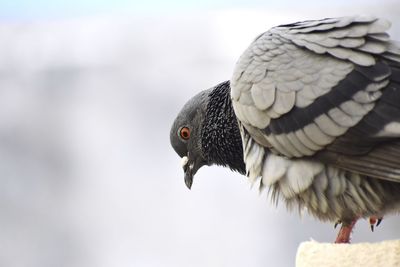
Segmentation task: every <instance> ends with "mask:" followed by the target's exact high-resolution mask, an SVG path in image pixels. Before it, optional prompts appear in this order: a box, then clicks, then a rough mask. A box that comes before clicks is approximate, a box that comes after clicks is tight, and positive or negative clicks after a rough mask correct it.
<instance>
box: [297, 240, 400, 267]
mask: <svg viewBox="0 0 400 267" xmlns="http://www.w3.org/2000/svg"><path fill="white" fill-rule="evenodd" d="M321 266H324V267H336V266H337V267H339V266H340V267H354V266H362V267H381V266H382V267H395V266H396V267H399V266H400V240H390V241H384V242H379V243H355V244H330V243H318V242H315V241H308V242H303V243H301V244H300V246H299V248H298V250H297V256H296V267H321Z"/></svg>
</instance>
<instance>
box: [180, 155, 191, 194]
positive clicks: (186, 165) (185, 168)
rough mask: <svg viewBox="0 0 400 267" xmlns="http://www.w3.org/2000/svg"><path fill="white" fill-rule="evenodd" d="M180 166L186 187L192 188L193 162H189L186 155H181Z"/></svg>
mask: <svg viewBox="0 0 400 267" xmlns="http://www.w3.org/2000/svg"><path fill="white" fill-rule="evenodd" d="M181 163H182V168H183V172H184V173H185V184H186V186H187V188H189V190H190V189H191V188H192V184H193V175H194V173H193V166H194V164H193V163H191V162H189V158H188V157H186V156H185V157H183V158H182V162H181Z"/></svg>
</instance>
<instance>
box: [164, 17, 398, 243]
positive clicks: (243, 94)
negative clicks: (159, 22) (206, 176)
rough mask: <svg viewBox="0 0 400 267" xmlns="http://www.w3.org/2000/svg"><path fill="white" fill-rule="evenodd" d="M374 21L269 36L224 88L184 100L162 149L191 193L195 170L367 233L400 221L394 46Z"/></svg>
mask: <svg viewBox="0 0 400 267" xmlns="http://www.w3.org/2000/svg"><path fill="white" fill-rule="evenodd" d="M389 28H390V22H388V21H387V20H385V19H380V18H376V17H372V16H351V17H341V18H326V19H321V20H308V21H303V22H296V23H291V24H285V25H280V26H277V27H273V28H271V29H270V30H268V31H266V32H264V33H262V34H260V35H259V36H258V37H257V38H256V39H255V40H254V41H253V42H252V43H251V44H250V46H249V47H248V48H247V49H246V50H245V51H244V53H243V54H242V55H241V56H240V58H239V60H238V61H237V63H236V66H235V68H234V72H233V75H232V77H231V79H230V80H229V81H225V82H222V83H220V84H218V85H216V86H214V87H212V88H210V89H208V90H205V91H202V92H200V93H198V94H197V95H196V96H194V97H193V98H192V99H190V100H189V101H188V102H187V103H186V104H185V105H184V106H183V108H182V110H181V111H180V112H179V114H178V116H177V117H176V119H175V121H174V122H173V124H172V127H171V131H170V142H171V145H172V147H173V148H174V150H175V151H176V153H177V154H178V155H179V156H180V157H181V158H182V167H183V170H184V181H185V184H186V186H187V187H188V188H189V189H190V188H191V186H192V183H193V177H194V175H195V174H196V172H197V171H198V170H199V168H201V167H202V166H210V165H220V166H225V167H228V168H230V169H231V170H233V171H237V172H239V173H241V174H243V175H246V176H247V177H248V179H249V180H250V181H251V182H252V184H257V185H258V186H259V189H260V190H261V191H263V190H264V189H266V188H267V189H268V190H267V191H268V197H269V198H270V199H271V201H272V202H273V203H278V202H279V203H280V202H283V203H284V204H285V205H286V207H287V208H288V210H290V211H292V210H298V211H299V212H301V213H303V212H307V213H309V214H310V215H312V216H313V217H315V218H317V219H318V220H321V221H327V222H332V223H335V227H336V225H338V224H341V228H340V230H339V233H338V235H337V238H336V240H335V242H336V243H349V242H350V237H351V236H350V235H351V233H352V229H353V227H354V225H355V224H356V222H357V220H359V219H361V218H365V219H369V222H370V226H371V229H372V230H373V229H374V226H377V225H379V223H380V222H381V221H382V218H383V216H386V214H390V213H396V212H400V43H399V42H396V41H394V40H393V39H391V37H390V36H389V34H388V33H387V32H386V31H387V30H388V29H389Z"/></svg>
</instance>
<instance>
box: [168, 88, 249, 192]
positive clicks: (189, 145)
mask: <svg viewBox="0 0 400 267" xmlns="http://www.w3.org/2000/svg"><path fill="white" fill-rule="evenodd" d="M170 141H171V145H172V147H173V148H174V150H175V152H176V153H177V154H178V155H179V156H180V157H181V158H182V167H183V171H184V178H185V184H186V186H187V187H188V188H189V189H190V188H191V186H192V183H193V177H194V175H195V174H196V172H197V171H198V170H199V169H200V168H201V167H202V166H204V165H208V166H210V165H213V164H216V165H222V166H227V167H229V168H230V169H232V170H234V171H238V172H240V173H244V172H245V165H244V162H243V148H242V140H241V137H240V131H239V127H238V122H237V119H236V116H235V113H234V111H233V108H232V102H231V99H230V86H229V81H226V82H223V83H221V84H219V85H217V86H215V87H213V88H211V89H208V90H205V91H202V92H200V93H199V94H197V95H196V96H194V97H193V98H192V99H190V100H189V101H188V102H187V103H186V104H185V105H184V106H183V108H182V110H181V111H180V112H179V114H178V116H177V117H176V119H175V121H174V123H173V125H172V127H171V132H170Z"/></svg>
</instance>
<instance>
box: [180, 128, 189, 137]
mask: <svg viewBox="0 0 400 267" xmlns="http://www.w3.org/2000/svg"><path fill="white" fill-rule="evenodd" d="M179 136H180V137H181V138H182V139H183V140H188V139H189V137H190V130H189V128H188V127H182V128H181V129H180V130H179Z"/></svg>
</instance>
